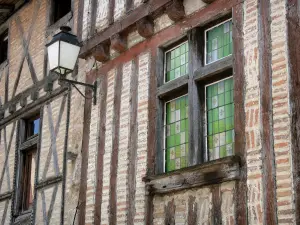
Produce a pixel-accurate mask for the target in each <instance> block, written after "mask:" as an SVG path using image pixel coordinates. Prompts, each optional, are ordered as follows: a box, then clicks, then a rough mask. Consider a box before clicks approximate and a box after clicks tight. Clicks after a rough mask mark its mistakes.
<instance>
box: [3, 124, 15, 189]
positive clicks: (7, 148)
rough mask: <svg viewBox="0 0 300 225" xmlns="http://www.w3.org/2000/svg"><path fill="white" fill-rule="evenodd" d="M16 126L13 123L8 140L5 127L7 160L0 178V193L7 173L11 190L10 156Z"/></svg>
mask: <svg viewBox="0 0 300 225" xmlns="http://www.w3.org/2000/svg"><path fill="white" fill-rule="evenodd" d="M15 128H16V122H14V123H13V127H12V130H11V133H10V136H9V139H8V141H7V132H6V127H5V128H4V129H3V133H4V134H3V141H4V151H5V160H4V166H3V169H2V172H1V178H0V193H1V189H2V184H3V179H4V176H5V174H6V179H7V187H8V191H11V186H10V171H9V165H8V164H9V161H8V157H9V154H10V151H11V144H12V141H13V136H14V132H15Z"/></svg>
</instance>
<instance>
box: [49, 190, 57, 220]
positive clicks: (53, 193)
mask: <svg viewBox="0 0 300 225" xmlns="http://www.w3.org/2000/svg"><path fill="white" fill-rule="evenodd" d="M57 190H58V184H56V185H55V187H54V189H53V192H52V198H51V202H50V206H49V209H48V213H47V224H50V221H51V217H52V212H53V207H54V204H55V199H56V194H57Z"/></svg>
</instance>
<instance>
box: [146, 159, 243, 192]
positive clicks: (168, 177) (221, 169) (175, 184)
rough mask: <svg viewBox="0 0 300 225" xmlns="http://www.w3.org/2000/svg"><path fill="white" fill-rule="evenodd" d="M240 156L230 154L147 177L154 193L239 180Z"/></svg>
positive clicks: (148, 184)
mask: <svg viewBox="0 0 300 225" xmlns="http://www.w3.org/2000/svg"><path fill="white" fill-rule="evenodd" d="M239 164H240V158H239V157H238V156H229V157H225V158H221V159H218V160H214V161H209V162H206V163H203V164H200V165H196V166H192V167H188V168H184V169H180V170H176V171H173V172H169V173H165V174H161V175H156V176H148V177H145V182H146V185H147V186H148V187H149V189H150V192H151V193H152V194H156V193H158V194H160V193H169V192H173V191H179V190H184V189H188V188H193V187H201V186H204V185H210V184H216V183H222V182H225V181H231V180H238V179H239V178H240V166H239Z"/></svg>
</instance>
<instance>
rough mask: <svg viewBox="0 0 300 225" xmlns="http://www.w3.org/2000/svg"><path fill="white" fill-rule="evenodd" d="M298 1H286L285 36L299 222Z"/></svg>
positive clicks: (299, 52)
mask: <svg viewBox="0 0 300 225" xmlns="http://www.w3.org/2000/svg"><path fill="white" fill-rule="evenodd" d="M299 6H300V3H299V1H297V0H288V1H287V32H288V34H287V38H288V54H289V70H290V74H289V79H290V81H289V84H290V88H291V91H290V100H291V104H290V107H291V112H292V114H291V149H292V155H293V157H292V159H293V181H294V188H295V192H294V194H295V197H294V199H295V219H296V224H300V154H299V152H300V92H299V90H300V83H299V80H300V51H299V48H300V27H299V20H300V12H299Z"/></svg>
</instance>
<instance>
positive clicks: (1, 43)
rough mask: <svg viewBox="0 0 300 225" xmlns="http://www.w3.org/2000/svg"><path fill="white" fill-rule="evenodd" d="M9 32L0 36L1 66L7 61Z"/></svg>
mask: <svg viewBox="0 0 300 225" xmlns="http://www.w3.org/2000/svg"><path fill="white" fill-rule="evenodd" d="M7 50H8V32H7V31H6V32H4V33H3V34H2V35H0V64H1V63H3V62H4V61H6V60H7Z"/></svg>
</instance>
